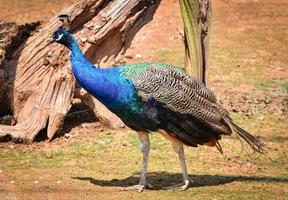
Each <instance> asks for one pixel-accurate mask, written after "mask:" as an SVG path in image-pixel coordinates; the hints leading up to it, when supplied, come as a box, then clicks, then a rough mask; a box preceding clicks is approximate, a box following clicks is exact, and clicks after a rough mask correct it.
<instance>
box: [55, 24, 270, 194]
mask: <svg viewBox="0 0 288 200" xmlns="http://www.w3.org/2000/svg"><path fill="white" fill-rule="evenodd" d="M51 40H52V41H54V42H57V43H60V44H62V45H64V46H66V47H67V48H69V50H70V59H71V66H72V70H73V73H74V75H75V77H76V80H77V81H78V83H79V84H80V86H81V87H83V88H84V89H85V90H87V91H88V92H89V93H90V94H91V95H93V96H94V97H95V98H97V99H98V100H99V101H101V102H102V103H103V104H104V105H105V106H107V108H109V109H110V110H111V111H112V112H113V113H115V114H116V115H117V116H119V117H120V118H121V119H122V120H123V122H124V123H125V124H126V125H127V126H128V127H130V128H132V129H133V130H135V131H136V132H137V133H138V137H139V140H140V143H141V151H142V153H143V164H142V170H141V176H140V182H139V184H138V185H136V186H131V187H128V188H127V190H128V189H137V190H138V191H143V190H144V189H145V188H152V186H151V185H150V184H148V183H147V180H146V174H147V165H148V157H149V151H150V140H149V133H151V132H158V133H160V134H161V135H163V136H164V137H165V138H166V139H167V140H169V141H170V142H171V144H172V147H173V149H174V150H175V152H176V153H177V154H178V156H179V160H180V166H181V169H182V173H183V181H184V185H182V186H181V187H180V189H181V190H186V189H187V188H188V187H189V186H190V184H191V180H190V179H189V177H188V172H187V167H186V163H185V156H184V149H183V144H184V145H187V146H191V147H197V146H198V145H209V146H216V147H217V148H218V150H220V152H222V149H221V146H220V144H219V142H218V141H219V140H220V139H221V136H222V135H231V134H232V132H234V133H236V134H237V135H238V136H239V137H240V138H241V139H243V140H245V141H246V142H247V143H248V144H249V145H250V146H251V147H252V149H253V150H255V151H257V152H260V153H263V152H264V151H265V150H264V144H263V143H262V142H261V141H260V140H259V139H257V138H256V137H254V136H252V135H251V134H249V133H248V132H246V131H245V130H243V129H242V128H240V127H239V126H237V125H236V124H235V123H234V122H233V121H232V119H231V118H230V116H229V114H228V112H227V111H226V110H225V109H224V108H223V107H221V105H219V104H218V103H217V100H216V97H215V95H214V94H213V93H212V92H211V91H210V90H209V89H207V88H206V87H205V86H204V84H203V83H202V82H200V81H199V80H197V79H195V78H193V77H191V76H188V75H187V74H186V73H185V72H184V71H182V70H180V69H178V68H175V67H173V66H171V65H168V64H162V63H139V64H133V65H125V66H119V67H114V68H106V69H101V68H96V67H95V66H94V65H93V64H92V63H91V62H89V60H87V59H86V58H85V56H84V55H83V53H82V52H81V50H80V48H79V45H78V43H77V41H76V39H75V38H74V36H73V35H72V34H71V33H70V32H69V31H68V30H67V29H65V28H60V29H58V30H57V31H56V32H55V33H54V34H53V36H52V37H51Z"/></svg>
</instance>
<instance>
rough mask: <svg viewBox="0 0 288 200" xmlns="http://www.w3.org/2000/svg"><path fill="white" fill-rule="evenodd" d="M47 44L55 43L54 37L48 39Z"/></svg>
mask: <svg viewBox="0 0 288 200" xmlns="http://www.w3.org/2000/svg"><path fill="white" fill-rule="evenodd" d="M47 42H48V44H51V43H53V42H55V40H54V39H53V37H49V38H48V39H47Z"/></svg>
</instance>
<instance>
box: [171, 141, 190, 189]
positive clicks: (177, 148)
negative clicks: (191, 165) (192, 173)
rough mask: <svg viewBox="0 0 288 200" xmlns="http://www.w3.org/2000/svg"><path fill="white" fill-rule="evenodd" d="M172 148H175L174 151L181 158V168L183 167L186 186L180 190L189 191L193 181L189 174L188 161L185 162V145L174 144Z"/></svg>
mask: <svg viewBox="0 0 288 200" xmlns="http://www.w3.org/2000/svg"><path fill="white" fill-rule="evenodd" d="M172 146H173V149H174V151H175V152H176V153H177V154H178V156H179V160H180V166H181V169H182V174H183V181H184V185H183V186H181V187H180V190H187V189H188V188H189V186H190V184H191V182H192V181H191V180H190V179H189V176H188V172H187V166H186V161H185V155H184V147H183V144H180V143H178V144H176V143H174V144H172Z"/></svg>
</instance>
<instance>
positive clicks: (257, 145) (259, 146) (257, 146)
mask: <svg viewBox="0 0 288 200" xmlns="http://www.w3.org/2000/svg"><path fill="white" fill-rule="evenodd" d="M223 120H224V121H225V122H226V123H227V124H228V125H229V126H230V128H231V129H232V131H233V132H235V133H236V134H237V135H238V136H239V138H240V139H243V140H245V141H246V142H247V143H248V144H249V146H250V147H251V148H252V149H253V150H254V151H256V152H258V153H265V152H266V150H265V144H264V143H263V142H262V141H261V140H259V139H258V138H256V137H254V136H253V135H251V134H250V133H248V132H247V131H245V130H243V129H242V128H240V127H239V126H238V125H236V124H235V123H234V122H233V121H232V120H231V119H230V118H228V117H226V116H223Z"/></svg>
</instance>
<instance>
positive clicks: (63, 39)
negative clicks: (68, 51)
mask: <svg viewBox="0 0 288 200" xmlns="http://www.w3.org/2000/svg"><path fill="white" fill-rule="evenodd" d="M49 41H50V42H57V43H59V44H62V45H64V46H66V47H69V46H71V44H72V42H73V41H74V40H73V36H72V34H71V33H70V32H69V31H68V30H67V29H65V28H59V29H58V30H57V31H55V32H54V33H53V35H52V36H51V37H50V38H49Z"/></svg>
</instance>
